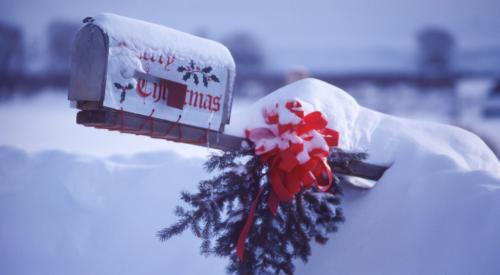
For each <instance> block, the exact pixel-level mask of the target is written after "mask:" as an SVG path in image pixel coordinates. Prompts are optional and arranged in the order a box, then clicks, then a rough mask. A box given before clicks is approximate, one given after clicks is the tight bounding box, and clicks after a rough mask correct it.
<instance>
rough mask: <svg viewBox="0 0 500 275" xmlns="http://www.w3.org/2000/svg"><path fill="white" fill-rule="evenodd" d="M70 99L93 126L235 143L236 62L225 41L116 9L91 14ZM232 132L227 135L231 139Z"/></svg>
mask: <svg viewBox="0 0 500 275" xmlns="http://www.w3.org/2000/svg"><path fill="white" fill-rule="evenodd" d="M84 22H85V25H84V26H83V27H82V28H81V29H80V31H79V32H78V33H77V35H76V38H75V42H74V48H73V52H72V63H71V78H70V88H69V96H68V98H69V100H70V101H72V102H73V103H74V105H75V106H76V107H77V108H79V109H81V110H82V111H80V112H79V113H78V115H77V122H78V123H80V124H84V125H86V126H93V127H97V128H107V129H111V130H119V131H121V132H129V133H135V134H144V135H149V136H152V137H155V138H166V139H169V140H175V141H180V142H187V143H211V144H212V145H213V146H212V147H216V148H217V147H218V146H219V147H220V146H222V147H224V146H226V147H227V144H225V143H228V142H229V143H234V144H233V145H234V146H233V147H237V145H236V143H238V146H239V142H240V141H241V139H240V138H236V139H234V140H233V139H231V137H227V136H224V137H223V139H226V140H222V141H221V138H220V136H219V134H220V133H222V132H223V131H224V126H225V125H226V124H228V123H229V118H230V112H231V103H232V91H233V83H234V77H235V64H234V60H233V58H232V56H231V53H230V52H229V50H228V49H227V48H226V47H224V46H223V45H222V44H219V43H217V42H215V41H211V40H208V39H204V38H200V37H196V36H193V35H190V34H187V33H183V32H180V31H177V30H173V29H170V28H167V27H164V26H160V25H156V24H152V23H148V22H144V21H140V20H135V19H130V18H126V17H122V16H118V15H114V14H102V15H99V16H96V17H94V18H87V19H85V20H84ZM228 138H229V139H230V140H227V139H228Z"/></svg>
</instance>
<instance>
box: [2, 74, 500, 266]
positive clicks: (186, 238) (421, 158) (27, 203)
mask: <svg viewBox="0 0 500 275" xmlns="http://www.w3.org/2000/svg"><path fill="white" fill-rule="evenodd" d="M292 98H295V99H299V100H300V101H301V102H302V103H303V105H304V106H306V111H307V110H308V111H311V110H312V109H315V110H319V111H322V112H323V113H324V114H325V115H326V116H327V117H328V119H329V122H330V124H329V127H330V128H333V129H335V130H337V131H339V132H340V133H341V147H342V148H343V149H348V150H361V151H366V152H368V153H369V154H370V159H369V162H372V163H378V164H383V165H388V166H390V168H389V169H388V170H387V172H386V173H385V174H384V176H383V177H382V178H381V179H380V180H379V181H378V183H377V184H376V185H375V187H374V188H372V189H369V190H360V189H357V188H352V187H349V186H345V190H344V191H345V196H344V197H343V201H342V208H343V209H344V213H345V216H346V222H345V223H344V224H341V225H340V226H339V231H338V232H337V233H335V234H332V235H331V238H330V240H329V242H328V243H327V244H326V245H324V246H320V245H313V249H312V255H311V257H310V259H309V262H308V263H307V264H302V263H300V262H299V261H297V272H296V273H297V274H384V275H385V274H500V263H499V262H498V259H499V258H500V234H498V232H500V219H499V218H498V216H499V213H500V169H499V165H500V164H499V161H498V160H497V159H496V158H495V157H494V156H493V154H492V153H491V151H490V150H489V149H488V148H487V146H486V145H485V144H484V143H483V142H482V141H481V140H480V139H479V138H478V137H476V136H475V135H473V134H471V133H469V132H467V131H465V130H461V129H458V128H455V127H450V126H446V125H441V124H433V123H428V122H425V123H424V122H418V121H413V120H407V119H400V118H397V117H392V116H389V115H385V114H381V113H378V112H374V111H371V110H368V109H366V108H364V107H361V106H359V105H358V104H357V103H356V101H355V100H354V99H352V98H351V97H350V96H349V95H347V94H346V93H345V92H343V91H342V90H340V89H338V88H336V87H334V86H331V85H329V84H326V83H324V82H321V81H318V80H311V79H308V80H303V81H300V82H297V83H294V84H292V85H289V86H286V87H284V88H282V89H280V90H278V91H276V92H274V93H273V94H271V95H269V96H268V97H266V98H263V99H262V100H260V101H258V102H257V103H256V104H255V105H253V106H248V107H247V109H246V110H244V109H241V110H240V114H239V115H238V114H236V113H235V114H233V116H232V124H231V127H230V128H229V129H228V130H229V131H230V132H231V133H233V134H242V131H243V130H244V128H245V127H247V126H249V125H252V127H256V126H259V125H260V126H263V125H264V122H263V120H262V117H261V115H260V114H261V109H262V107H263V106H266V105H268V104H269V103H276V102H283V101H286V100H288V99H292ZM306 113H307V112H306ZM103 134H104V133H103ZM202 162H203V159H201V158H191V159H188V158H184V157H180V156H179V155H177V154H175V153H173V152H168V151H167V152H165V151H162V152H157V153H152V152H150V153H143V154H136V155H131V156H127V157H120V156H109V157H88V156H87V157H83V156H81V155H76V154H69V153H63V152H60V151H45V152H38V153H26V152H24V151H23V150H19V149H13V148H12V147H2V146H0V273H1V274H34V273H36V274H106V275H107V274H159V273H167V274H222V273H224V265H225V260H224V259H219V258H213V257H210V258H205V257H203V256H200V255H199V248H198V246H199V244H200V241H199V240H198V239H196V238H195V237H193V235H192V234H191V233H190V232H187V233H185V234H183V235H182V236H180V237H178V238H174V239H172V240H170V241H169V242H167V243H160V242H159V241H158V240H157V239H156V237H155V232H156V231H157V230H158V229H160V228H162V227H163V226H165V225H168V224H170V223H172V222H173V221H174V219H175V218H174V215H173V213H172V211H173V209H174V206H175V205H177V204H179V203H180V199H179V191H181V190H191V191H194V190H195V188H196V183H197V181H198V180H200V179H204V178H207V177H208V175H207V174H206V173H205V172H203V170H202ZM27 263H29V264H27Z"/></svg>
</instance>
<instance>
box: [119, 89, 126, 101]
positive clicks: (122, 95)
mask: <svg viewBox="0 0 500 275" xmlns="http://www.w3.org/2000/svg"><path fill="white" fill-rule="evenodd" d="M125 94H126V93H125V91H123V92H122V93H121V94H120V103H123V101H125Z"/></svg>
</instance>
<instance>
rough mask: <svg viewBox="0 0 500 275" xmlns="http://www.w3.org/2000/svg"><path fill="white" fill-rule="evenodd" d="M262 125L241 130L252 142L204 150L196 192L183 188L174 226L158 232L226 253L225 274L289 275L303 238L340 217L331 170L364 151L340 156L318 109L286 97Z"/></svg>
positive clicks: (302, 251)
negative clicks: (205, 175)
mask: <svg viewBox="0 0 500 275" xmlns="http://www.w3.org/2000/svg"><path fill="white" fill-rule="evenodd" d="M263 115H264V118H265V121H266V127H261V128H251V129H247V130H246V137H247V139H248V140H250V141H251V142H252V143H253V147H252V148H250V147H249V146H244V148H242V149H240V150H239V151H236V152H225V153H223V154H221V155H217V154H216V155H212V156H211V157H210V158H209V160H208V161H207V162H206V163H205V168H206V170H207V171H208V172H214V171H216V170H217V171H218V172H219V173H218V174H217V175H216V176H215V177H214V178H212V179H210V180H205V181H201V182H200V183H199V186H198V192H197V193H195V194H189V193H187V192H183V193H182V194H181V199H182V200H183V201H184V202H186V203H187V204H189V206H190V209H186V208H184V207H181V206H178V207H177V208H176V210H175V214H176V215H177V216H178V217H179V220H178V222H177V223H175V224H173V225H172V226H170V227H167V228H165V229H163V230H161V231H159V232H158V236H159V237H160V239H161V240H163V241H164V240H167V239H169V238H171V237H172V236H174V235H178V234H180V233H182V232H183V231H185V230H186V229H188V228H190V229H191V230H192V232H193V233H194V234H195V236H197V237H199V238H201V239H202V240H203V242H202V244H201V253H202V254H204V255H216V256H222V257H229V259H230V264H229V266H228V267H227V271H228V273H238V274H262V273H269V272H271V273H276V274H278V273H280V272H283V273H285V274H293V272H294V270H295V267H294V264H293V259H295V258H299V259H301V260H302V261H304V262H307V260H308V257H309V256H310V254H311V248H310V242H311V240H315V241H316V242H318V243H320V244H324V243H326V241H327V240H328V237H327V235H328V234H330V233H333V232H336V231H337V224H338V223H340V222H343V221H344V216H343V214H342V210H341V208H339V204H340V196H341V194H342V191H341V188H340V183H341V182H342V181H343V180H345V178H343V177H342V176H337V175H333V172H332V167H334V166H336V165H348V162H350V161H360V160H362V159H364V158H366V154H349V153H344V152H342V151H341V150H339V149H338V148H334V147H335V146H337V145H338V140H339V134H338V133H337V132H336V131H335V130H332V129H329V128H327V127H326V126H327V124H328V121H327V119H326V117H325V116H324V115H323V114H322V113H321V112H317V111H316V112H311V113H309V114H307V115H306V114H304V110H303V108H302V104H301V103H300V102H299V101H297V100H293V101H288V102H286V103H285V104H283V105H281V104H275V105H274V106H270V107H269V108H266V109H264V110H263Z"/></svg>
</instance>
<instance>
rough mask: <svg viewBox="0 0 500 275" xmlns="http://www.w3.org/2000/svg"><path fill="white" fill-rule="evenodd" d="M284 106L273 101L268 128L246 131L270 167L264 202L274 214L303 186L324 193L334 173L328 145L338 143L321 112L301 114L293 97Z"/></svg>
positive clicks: (240, 242) (241, 240)
mask: <svg viewBox="0 0 500 275" xmlns="http://www.w3.org/2000/svg"><path fill="white" fill-rule="evenodd" d="M283 107H284V108H282V106H280V105H279V104H276V105H275V106H273V108H271V109H266V110H264V118H265V121H266V124H267V127H261V128H254V129H247V130H246V131H245V134H246V137H247V139H249V140H250V141H252V142H253V143H254V144H255V154H256V155H258V156H260V160H261V161H262V162H263V163H265V164H267V165H268V166H269V171H268V177H269V181H270V182H271V187H272V191H271V194H270V196H269V199H268V201H267V204H268V207H269V209H270V210H271V213H272V214H273V215H276V213H277V211H278V206H279V203H280V202H286V201H289V200H290V199H292V198H293V196H294V195H295V194H296V193H298V192H300V190H301V188H302V187H304V188H310V187H311V186H312V185H313V184H315V185H316V186H317V188H318V189H319V190H321V191H323V192H326V191H328V190H329V189H330V187H331V186H332V182H333V180H332V179H333V173H332V170H331V168H330V166H329V165H328V163H327V160H326V158H327V157H328V154H329V150H330V148H331V147H334V146H337V145H338V142H339V133H338V132H337V131H335V130H332V129H330V128H327V127H326V126H327V125H328V120H327V119H326V117H325V116H324V115H323V114H322V113H321V112H318V111H315V112H311V113H309V114H307V115H304V110H303V108H302V104H301V103H300V102H299V101H296V100H294V101H288V102H286V103H285V105H284V106H283ZM280 114H281V115H282V117H281V118H282V119H281V121H280ZM261 191H262V190H259V193H258V194H257V197H256V198H255V200H254V201H253V203H252V207H251V208H250V212H249V214H248V217H247V220H246V222H245V226H244V227H243V229H242V231H241V233H240V236H239V238H238V243H237V247H236V253H237V255H238V257H239V258H240V260H243V256H244V245H245V240H246V237H247V235H248V233H249V232H250V228H251V226H252V223H253V217H254V214H255V208H256V206H257V202H258V200H259V198H260V195H261Z"/></svg>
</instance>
